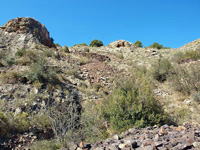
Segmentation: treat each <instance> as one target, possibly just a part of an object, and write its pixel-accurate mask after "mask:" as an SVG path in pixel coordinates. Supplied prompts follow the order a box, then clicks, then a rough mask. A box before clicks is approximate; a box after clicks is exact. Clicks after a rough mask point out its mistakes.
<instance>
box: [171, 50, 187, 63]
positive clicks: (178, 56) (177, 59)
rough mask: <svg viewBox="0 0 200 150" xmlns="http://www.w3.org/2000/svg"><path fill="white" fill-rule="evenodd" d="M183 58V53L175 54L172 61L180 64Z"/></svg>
mask: <svg viewBox="0 0 200 150" xmlns="http://www.w3.org/2000/svg"><path fill="white" fill-rule="evenodd" d="M183 56H184V53H183V52H178V53H176V54H174V56H173V57H172V61H174V62H176V63H179V64H180V63H181V62H182V60H183Z"/></svg>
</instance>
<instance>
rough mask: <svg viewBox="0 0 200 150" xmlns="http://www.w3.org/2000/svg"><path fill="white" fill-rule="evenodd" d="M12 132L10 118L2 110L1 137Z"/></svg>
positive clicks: (0, 117)
mask: <svg viewBox="0 0 200 150" xmlns="http://www.w3.org/2000/svg"><path fill="white" fill-rule="evenodd" d="M9 132H10V125H9V122H8V118H7V117H6V116H5V115H4V113H3V112H0V137H5V136H7V135H8V134H9Z"/></svg>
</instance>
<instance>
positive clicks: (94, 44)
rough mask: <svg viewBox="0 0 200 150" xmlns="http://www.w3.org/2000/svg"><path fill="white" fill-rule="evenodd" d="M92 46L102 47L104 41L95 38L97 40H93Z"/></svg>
mask: <svg viewBox="0 0 200 150" xmlns="http://www.w3.org/2000/svg"><path fill="white" fill-rule="evenodd" d="M90 46H91V47H101V46H103V42H102V41H100V40H97V39H95V40H93V41H91V43H90Z"/></svg>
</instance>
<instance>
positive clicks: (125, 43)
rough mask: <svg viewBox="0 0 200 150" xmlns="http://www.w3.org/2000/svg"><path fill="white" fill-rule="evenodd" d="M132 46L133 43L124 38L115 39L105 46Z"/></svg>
mask: <svg viewBox="0 0 200 150" xmlns="http://www.w3.org/2000/svg"><path fill="white" fill-rule="evenodd" d="M132 46H134V44H133V43H130V42H128V41H125V40H117V41H115V42H112V43H110V44H109V45H108V46H107V47H109V48H119V47H132Z"/></svg>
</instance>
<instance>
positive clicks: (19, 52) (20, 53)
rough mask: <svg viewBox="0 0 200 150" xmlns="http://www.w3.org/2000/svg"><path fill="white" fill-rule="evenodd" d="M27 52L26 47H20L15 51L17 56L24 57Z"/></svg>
mask: <svg viewBox="0 0 200 150" xmlns="http://www.w3.org/2000/svg"><path fill="white" fill-rule="evenodd" d="M25 54H26V50H25V49H20V50H18V51H17V52H16V53H15V56H17V57H22V56H24V55H25Z"/></svg>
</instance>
